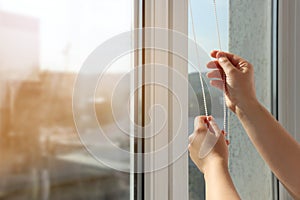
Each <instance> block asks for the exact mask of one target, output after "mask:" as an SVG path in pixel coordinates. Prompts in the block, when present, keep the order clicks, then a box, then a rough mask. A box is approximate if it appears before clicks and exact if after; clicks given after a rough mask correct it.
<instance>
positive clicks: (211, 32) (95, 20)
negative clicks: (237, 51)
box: [0, 0, 228, 71]
mask: <svg viewBox="0 0 300 200" xmlns="http://www.w3.org/2000/svg"><path fill="white" fill-rule="evenodd" d="M190 2H191V4H192V9H193V15H194V22H195V30H196V35H197V41H198V43H199V44H200V45H201V46H202V47H203V50H204V51H205V52H207V53H209V52H210V51H211V50H213V49H218V47H219V45H218V42H217V31H216V23H215V17H214V7H213V0H190ZM216 2H217V10H218V17H219V21H220V23H219V24H220V32H221V43H222V50H227V48H228V0H216ZM132 8H133V1H132V0H52V1H49V0H0V9H1V10H5V11H8V12H13V13H17V14H22V15H29V16H33V17H35V18H37V19H39V21H40V38H39V40H40V49H41V53H40V63H41V68H42V69H48V70H70V71H77V70H79V68H80V66H81V65H82V63H83V61H84V60H85V58H86V57H87V56H88V55H89V54H90V53H91V52H92V50H94V49H95V48H96V47H97V46H99V45H100V44H101V43H102V42H104V41H105V40H107V39H109V38H110V37H112V36H114V35H117V34H119V33H122V32H125V31H129V30H131V29H132V27H133V26H132V24H133V20H132V19H133V9H132ZM189 37H192V35H191V26H190V19H189ZM128 62H130V59H129V56H128V58H122V61H119V62H118V63H119V64H118V65H121V64H120V63H128ZM116 70H117V71H118V70H120V68H117V67H116Z"/></svg>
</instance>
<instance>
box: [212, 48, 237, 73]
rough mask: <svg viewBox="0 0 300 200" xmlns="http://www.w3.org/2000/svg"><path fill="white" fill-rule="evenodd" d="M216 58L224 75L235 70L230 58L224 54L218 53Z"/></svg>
mask: <svg viewBox="0 0 300 200" xmlns="http://www.w3.org/2000/svg"><path fill="white" fill-rule="evenodd" d="M217 58H218V62H219V64H220V66H221V67H222V69H223V70H224V72H225V74H226V75H229V74H231V73H232V72H234V71H235V70H237V69H236V68H235V67H234V65H233V64H232V63H231V62H230V60H229V59H228V58H227V57H226V55H224V54H222V53H219V54H218V57H217Z"/></svg>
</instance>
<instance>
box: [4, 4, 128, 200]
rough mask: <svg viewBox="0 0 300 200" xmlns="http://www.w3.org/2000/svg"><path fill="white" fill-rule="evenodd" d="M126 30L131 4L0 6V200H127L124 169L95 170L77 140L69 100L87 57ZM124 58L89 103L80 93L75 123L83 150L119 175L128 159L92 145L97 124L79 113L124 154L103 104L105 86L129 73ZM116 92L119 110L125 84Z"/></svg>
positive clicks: (123, 142) (107, 94)
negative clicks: (115, 163) (115, 164)
mask: <svg viewBox="0 0 300 200" xmlns="http://www.w3.org/2000/svg"><path fill="white" fill-rule="evenodd" d="M132 24H133V1H132V0H126V1H124V0H117V1H98V0H88V1H81V0H78V1H69V0H62V1H46V0H45V1H44V0H42V1H40V0H30V1H24V0H18V1H11V0H1V1H0V43H1V47H0V52H1V53H0V71H1V72H0V74H1V75H0V81H1V84H0V86H1V90H0V97H1V98H0V101H1V103H0V129H1V130H0V133H1V140H0V154H1V155H0V157H1V165H0V176H1V180H0V198H1V199H124V200H125V199H126V200H127V199H129V198H130V174H129V173H128V170H129V169H128V170H127V172H122V171H117V170H114V169H112V168H110V167H108V166H106V165H104V164H103V163H101V162H97V160H95V159H94V158H93V157H92V155H91V154H89V153H88V151H87V149H86V148H87V147H89V146H83V144H82V141H80V140H79V137H78V134H77V130H76V126H75V124H74V120H73V113H72V92H73V86H74V83H75V80H76V77H77V75H78V74H79V69H80V68H81V66H82V64H83V63H84V61H85V60H86V59H87V57H88V56H89V55H90V53H91V52H92V51H93V50H94V49H95V48H96V47H98V46H99V45H100V44H101V43H103V42H104V41H106V40H107V39H109V38H111V37H112V36H113V35H117V34H119V33H122V32H124V31H130V30H131V29H132ZM131 56H132V55H126V56H123V57H122V58H120V59H118V60H117V61H115V62H114V63H112V64H111V67H110V71H109V72H107V73H106V74H105V77H104V78H103V79H102V82H100V86H99V88H100V87H101V84H105V87H102V88H101V89H103V90H99V91H98V92H97V93H96V98H95V99H94V98H93V96H84V95H85V94H84V93H82V95H83V97H84V98H83V100H84V101H82V102H81V103H82V105H81V118H80V119H79V122H78V121H77V122H76V123H82V126H81V127H84V128H83V129H81V130H80V132H81V136H82V137H87V138H89V142H90V143H89V144H86V145H90V146H93V148H97V150H98V151H99V152H103V151H104V152H105V153H106V155H111V159H112V160H113V159H114V156H116V157H117V160H120V163H119V165H121V166H125V167H127V168H129V167H130V158H129V157H128V158H123V159H119V157H118V155H115V154H114V151H113V149H111V148H109V146H108V142H107V140H106V139H104V138H100V140H93V138H94V137H95V136H97V128H96V127H97V124H96V123H94V121H92V120H91V113H88V112H87V108H89V106H90V105H91V104H94V105H95V108H96V115H97V119H98V122H99V123H100V125H101V126H102V127H103V129H105V130H106V133H109V134H108V137H109V139H110V140H111V141H112V142H113V143H114V144H115V145H117V146H118V147H119V148H123V149H126V150H128V149H129V145H130V141H129V137H126V135H124V134H122V133H121V131H120V130H119V129H118V128H116V124H115V123H114V121H113V117H112V115H111V108H110V104H109V103H110V98H111V90H112V89H113V88H111V87H112V84H110V82H111V81H112V80H114V81H117V80H118V79H120V77H122V76H123V75H124V74H125V73H126V72H127V71H128V70H129V69H130V68H131ZM89 78H91V77H89ZM122 84H123V85H122V86H123V87H122V93H118V95H119V96H117V97H114V98H116V99H118V100H119V101H122V102H123V101H125V100H124V98H127V96H128V94H129V92H130V80H129V79H127V80H123V82H122ZM115 95H116V94H115ZM119 103H120V102H119ZM118 114H120V115H118V117H123V116H124V113H118ZM122 122H123V123H127V124H125V125H124V124H123V125H124V126H126V127H128V126H129V122H126V120H124V121H122ZM77 125H78V124H77ZM96 138H97V137H96ZM97 139H98V138H97Z"/></svg>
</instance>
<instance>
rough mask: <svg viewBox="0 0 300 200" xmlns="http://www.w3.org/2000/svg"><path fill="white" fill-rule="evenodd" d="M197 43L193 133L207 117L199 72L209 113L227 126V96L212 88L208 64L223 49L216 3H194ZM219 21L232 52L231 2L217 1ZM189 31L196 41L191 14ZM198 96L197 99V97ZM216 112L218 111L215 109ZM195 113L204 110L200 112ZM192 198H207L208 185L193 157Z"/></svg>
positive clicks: (191, 105) (191, 49) (192, 72)
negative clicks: (213, 53) (201, 118)
mask: <svg viewBox="0 0 300 200" xmlns="http://www.w3.org/2000/svg"><path fill="white" fill-rule="evenodd" d="M189 3H191V8H192V13H193V20H194V28H195V34H196V40H197V42H198V45H199V48H198V52H197V49H196V47H195V45H190V46H189V58H190V60H192V61H197V62H196V63H195V64H197V66H191V65H190V66H189V83H190V85H191V88H190V89H189V105H188V106H189V119H188V120H189V126H188V128H189V134H191V133H192V132H193V130H194V118H195V117H196V116H198V115H205V111H204V105H203V95H202V90H201V84H200V78H199V70H200V71H201V75H202V77H203V79H204V84H205V96H206V99H207V101H206V102H207V107H208V114H209V115H213V116H214V118H215V119H216V121H217V123H218V125H219V126H220V127H221V128H222V127H223V94H222V92H220V91H218V90H216V89H215V88H212V87H211V86H210V85H209V80H208V79H207V78H206V73H207V72H208V70H207V69H206V66H205V65H206V63H207V62H208V61H209V60H210V56H209V55H210V52H211V51H212V50H214V49H218V48H219V44H218V35H217V28H216V21H215V15H214V5H213V1H212V0H203V1H198V0H190V1H189ZM217 3H218V4H217V11H218V18H219V20H220V23H219V26H220V36H221V46H222V50H224V51H227V49H228V1H217ZM188 24H189V32H188V35H189V37H190V38H191V39H194V35H193V27H192V19H191V15H190V14H189V23H188ZM197 53H198V54H199V58H193V57H192V56H193V55H195V54H197ZM193 93H195V95H196V97H197V99H195V98H193ZM212 109H214V111H213V110H212ZM195 111H200V112H199V113H196V112H195ZM189 198H190V200H199V199H203V200H204V199H205V182H204V178H203V174H202V173H201V172H200V171H199V170H198V168H197V167H196V165H194V163H193V162H192V160H191V159H190V158H189Z"/></svg>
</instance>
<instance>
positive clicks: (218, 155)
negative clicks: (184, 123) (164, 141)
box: [189, 116, 228, 174]
mask: <svg viewBox="0 0 300 200" xmlns="http://www.w3.org/2000/svg"><path fill="white" fill-rule="evenodd" d="M211 119H212V118H211V117H206V116H199V117H196V118H195V123H194V132H193V134H191V135H190V136H189V142H190V144H189V152H190V157H191V159H192V160H193V162H194V163H195V164H196V165H197V167H198V168H199V169H200V171H202V172H203V173H204V174H205V172H206V171H207V168H209V167H210V166H211V165H215V164H218V165H222V167H226V168H227V166H228V147H227V144H226V140H225V137H224V135H223V134H221V135H220V137H219V139H218V141H217V143H216V144H215V146H214V148H213V149H212V151H211V152H210V153H209V154H208V155H207V156H206V157H205V158H203V159H200V158H199V150H200V148H201V145H202V143H203V141H204V138H205V136H206V134H207V132H208V121H209V120H211ZM207 120H208V121H207Z"/></svg>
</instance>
